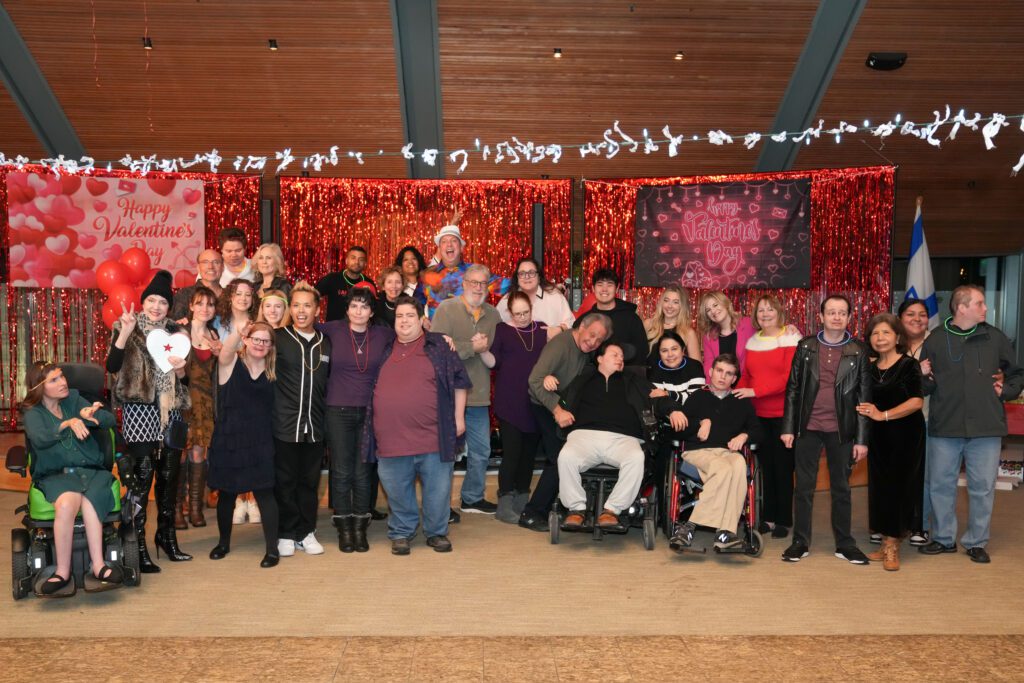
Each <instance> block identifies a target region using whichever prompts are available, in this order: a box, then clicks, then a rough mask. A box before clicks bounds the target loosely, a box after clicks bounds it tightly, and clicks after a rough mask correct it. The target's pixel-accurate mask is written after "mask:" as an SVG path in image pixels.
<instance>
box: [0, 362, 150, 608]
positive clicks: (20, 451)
mask: <svg viewBox="0 0 1024 683" xmlns="http://www.w3.org/2000/svg"><path fill="white" fill-rule="evenodd" d="M60 367H61V370H62V371H63V372H64V376H65V377H66V378H67V380H68V386H69V387H71V388H74V389H78V391H79V392H81V394H82V396H83V397H85V398H86V399H88V400H90V401H93V400H102V394H103V383H104V372H103V368H102V367H100V366H98V365H94V364H88V363H81V364H77V363H68V364H62V365H61V366H60ZM92 435H93V437H94V438H95V439H96V440H97V441H98V442H99V445H100V450H101V452H102V453H103V454H104V460H105V465H106V466H107V468H108V469H113V465H114V462H115V460H116V459H117V455H118V453H119V451H120V450H121V448H119V441H120V435H119V434H118V433H117V431H116V430H114V429H97V430H93V432H92ZM122 448H123V446H122ZM6 467H7V469H8V470H9V471H11V472H14V473H16V474H19V475H20V476H22V477H24V476H26V474H28V476H29V477H32V476H33V474H34V471H33V458H32V444H31V443H30V442H29V440H28V438H27V437H26V439H25V444H24V445H23V446H22V445H18V446H13V447H11V448H10V449H9V450H8V452H7V460H6ZM111 493H112V494H113V496H114V509H113V510H112V511H111V512H110V514H109V515H108V516H107V517H106V519H104V520H103V554H104V557H105V558H106V562H107V563H108V564H110V565H116V566H119V567H120V568H121V571H122V574H123V577H124V578H123V585H125V586H138V585H139V583H140V582H141V580H142V574H141V573H140V572H139V544H138V539H137V536H136V533H135V530H134V529H133V528H131V526H130V525H128V524H122V523H120V520H121V506H122V501H121V485H120V483H119V481H118V480H117V479H116V478H115V479H114V481H113V482H112V483H111ZM21 513H24V516H23V517H22V520H21V523H22V526H23V527H24V528H14V529H12V530H11V589H12V594H13V596H14V599H15V600H20V599H21V598H24V597H25V596H27V595H28V594H29V593H30V592H36V593H37V594H39V591H38V588H39V585H40V584H41V583H42V582H44V581H46V580H47V579H48V578H49V577H50V576H51V575H52V574H53V570H54V568H55V564H56V556H55V550H54V542H53V520H54V516H55V512H54V507H53V504H52V503H50V502H48V501H47V500H46V498H45V497H44V496H43V492H42V491H40V490H39V489H38V488H36V486H35V485H34V483H33V484H32V485H30V486H29V490H28V500H27V502H26V503H25V504H23V505H21V506H19V507H18V508H17V509H16V510H15V514H21ZM71 574H72V577H73V579H74V590H77V589H79V588H85V590H87V591H88V590H89V589H90V584H91V582H92V581H93V576H92V573H91V571H90V561H89V549H88V543H87V541H86V537H85V526H84V524H83V523H82V520H81V517H78V518H77V519H76V520H75V526H74V534H73V538H72V543H71ZM69 586H70V584H69ZM57 595H61V593H58V594H57Z"/></svg>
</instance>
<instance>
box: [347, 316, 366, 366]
mask: <svg viewBox="0 0 1024 683" xmlns="http://www.w3.org/2000/svg"><path fill="white" fill-rule="evenodd" d="M348 338H349V339H350V340H352V350H353V351H355V356H356V359H355V361H356V370H357V371H359V373H360V374H362V373H364V372H366V368H368V367H370V357H369V356H370V330H369V329H367V330H366V331H365V332H363V341H362V342H360V343H359V344H356V335H355V332H353V331H352V328H351V327H349V328H348ZM364 346H365V347H366V357H364V358H363V366H362V367H359V356H362V355H363V347H364Z"/></svg>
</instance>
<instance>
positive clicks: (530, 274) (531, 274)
mask: <svg viewBox="0 0 1024 683" xmlns="http://www.w3.org/2000/svg"><path fill="white" fill-rule="evenodd" d="M519 277H525V278H531V277H537V271H536V270H520V271H519Z"/></svg>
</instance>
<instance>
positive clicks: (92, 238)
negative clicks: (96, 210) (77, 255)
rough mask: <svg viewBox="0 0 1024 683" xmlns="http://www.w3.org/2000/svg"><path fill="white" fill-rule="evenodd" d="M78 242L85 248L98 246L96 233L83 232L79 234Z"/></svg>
mask: <svg viewBox="0 0 1024 683" xmlns="http://www.w3.org/2000/svg"><path fill="white" fill-rule="evenodd" d="M78 243H79V244H81V245H82V248H83V249H92V248H93V247H95V246H96V235H90V234H89V233H82V234H81V235H79V236H78Z"/></svg>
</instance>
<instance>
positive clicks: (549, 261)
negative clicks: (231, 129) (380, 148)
mask: <svg viewBox="0 0 1024 683" xmlns="http://www.w3.org/2000/svg"><path fill="white" fill-rule="evenodd" d="M280 203H281V246H282V248H283V249H284V254H285V261H286V262H287V263H288V274H289V276H290V277H293V278H295V279H307V280H309V281H310V282H312V283H316V281H317V280H318V279H319V278H321V277H323V276H324V275H325V274H327V273H328V272H331V271H335V270H340V269H341V268H343V267H344V258H345V250H346V249H347V248H348V247H349V246H352V245H356V244H358V245H361V246H363V247H365V248H366V249H367V251H368V252H369V259H368V264H367V272H368V273H369V274H370V275H372V276H374V277H376V275H377V273H379V272H380V271H381V268H383V267H384V266H387V265H390V264H391V263H392V262H393V261H394V259H395V256H396V255H397V254H398V251H399V249H401V248H402V247H403V246H404V245H406V244H412V245H413V246H415V247H417V248H418V249H419V250H420V251H422V252H423V256H424V258H426V259H427V260H428V261H429V260H430V257H431V256H432V255H433V253H434V250H435V246H434V235H436V234H437V231H438V230H439V229H440V228H441V226H442V225H445V224H446V223H448V222H450V220H451V217H452V214H453V213H454V212H455V210H456V209H461V210H462V213H463V216H462V220H461V221H460V223H459V227H460V228H461V232H462V236H463V238H464V239H465V240H466V242H467V245H466V250H465V259H466V260H467V261H471V262H478V263H484V264H486V265H488V266H489V267H490V268H491V270H493V271H494V272H495V273H500V274H503V275H508V274H509V273H510V272H512V268H513V267H514V266H515V263H516V261H517V260H518V259H520V258H522V257H524V256H529V255H530V253H531V224H532V223H531V214H532V210H533V204H535V203H541V204H544V272H545V274H546V275H547V276H548V278H549V279H551V280H562V279H564V278H565V277H567V276H568V274H569V240H570V236H571V233H572V226H571V208H572V181H571V180H368V179H352V178H281V192H280Z"/></svg>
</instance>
